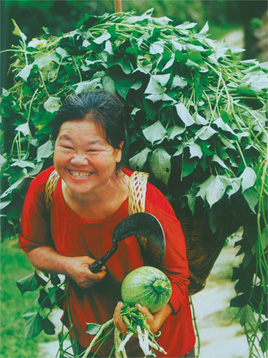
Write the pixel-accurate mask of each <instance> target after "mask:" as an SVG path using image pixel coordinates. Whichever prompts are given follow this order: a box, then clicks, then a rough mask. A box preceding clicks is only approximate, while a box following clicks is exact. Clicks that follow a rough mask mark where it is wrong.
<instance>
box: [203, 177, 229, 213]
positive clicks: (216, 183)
mask: <svg viewBox="0 0 268 358" xmlns="http://www.w3.org/2000/svg"><path fill="white" fill-rule="evenodd" d="M199 188H200V189H199V192H198V193H197V196H201V198H202V199H203V200H206V201H207V202H208V204H209V206H210V207H212V205H214V204H215V203H216V202H218V201H219V200H220V199H221V198H222V197H223V195H224V193H225V189H226V183H224V181H222V180H221V178H220V177H219V176H216V177H215V176H214V175H212V176H210V177H209V178H208V179H207V180H206V181H205V182H204V183H202V184H201V185H200V186H199Z"/></svg>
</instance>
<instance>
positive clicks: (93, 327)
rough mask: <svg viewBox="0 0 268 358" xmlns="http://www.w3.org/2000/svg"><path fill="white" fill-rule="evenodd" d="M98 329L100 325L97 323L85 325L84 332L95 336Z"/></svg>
mask: <svg viewBox="0 0 268 358" xmlns="http://www.w3.org/2000/svg"><path fill="white" fill-rule="evenodd" d="M100 328H101V325H100V324H98V323H87V328H86V332H87V333H88V334H91V335H93V336H95V335H96V334H97V333H98V332H99V330H100Z"/></svg>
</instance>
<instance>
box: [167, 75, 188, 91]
mask: <svg viewBox="0 0 268 358" xmlns="http://www.w3.org/2000/svg"><path fill="white" fill-rule="evenodd" d="M187 84H188V82H187V81H186V80H185V79H184V78H183V77H181V76H179V75H175V76H174V77H173V81H172V85H171V89H173V88H177V87H180V88H184V87H185V86H187Z"/></svg>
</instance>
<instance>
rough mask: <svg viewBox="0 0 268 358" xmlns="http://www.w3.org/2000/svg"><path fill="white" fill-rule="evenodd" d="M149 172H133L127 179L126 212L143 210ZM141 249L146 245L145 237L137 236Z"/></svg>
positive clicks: (131, 212)
mask: <svg viewBox="0 0 268 358" xmlns="http://www.w3.org/2000/svg"><path fill="white" fill-rule="evenodd" d="M148 177H149V174H148V173H144V172H137V171H135V172H133V173H132V175H131V176H130V178H129V179H130V180H129V196H128V214H129V215H131V214H135V213H140V212H144V211H145V199H146V188H147V180H148ZM138 240H139V243H140V245H141V247H142V248H143V249H145V248H146V246H147V239H146V238H145V237H138Z"/></svg>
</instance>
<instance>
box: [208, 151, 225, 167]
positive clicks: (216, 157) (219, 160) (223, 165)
mask: <svg viewBox="0 0 268 358" xmlns="http://www.w3.org/2000/svg"><path fill="white" fill-rule="evenodd" d="M211 161H212V162H216V163H218V164H219V165H220V166H221V167H222V168H224V169H228V167H227V165H226V164H225V163H224V161H223V160H221V158H219V157H218V156H217V155H216V154H214V155H213V157H212V159H211Z"/></svg>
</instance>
